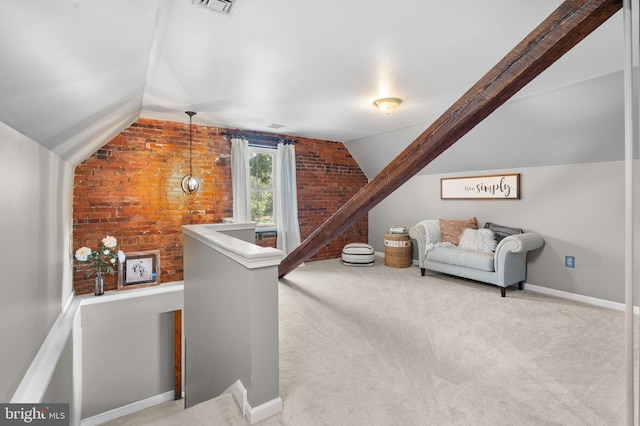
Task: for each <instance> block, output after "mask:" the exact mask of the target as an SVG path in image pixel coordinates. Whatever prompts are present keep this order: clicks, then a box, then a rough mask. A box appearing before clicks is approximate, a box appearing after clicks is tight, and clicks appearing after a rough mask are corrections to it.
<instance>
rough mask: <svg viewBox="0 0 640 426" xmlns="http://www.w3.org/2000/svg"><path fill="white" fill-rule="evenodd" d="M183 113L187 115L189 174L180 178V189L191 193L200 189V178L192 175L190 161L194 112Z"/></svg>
mask: <svg viewBox="0 0 640 426" xmlns="http://www.w3.org/2000/svg"><path fill="white" fill-rule="evenodd" d="M184 113H185V114H187V115H188V116H189V174H188V175H187V176H185V177H183V178H182V190H183V191H184V192H185V193H186V194H193V193H194V192H197V191H198V189H200V179H198V178H197V177H196V176H194V175H193V167H192V161H191V146H192V145H193V129H192V128H191V120H192V118H193V116H194V115H196V113H195V112H193V111H185V112H184Z"/></svg>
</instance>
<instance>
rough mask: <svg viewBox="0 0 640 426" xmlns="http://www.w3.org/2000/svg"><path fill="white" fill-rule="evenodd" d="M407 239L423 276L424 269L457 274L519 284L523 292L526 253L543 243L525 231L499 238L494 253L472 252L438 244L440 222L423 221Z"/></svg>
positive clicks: (504, 285) (502, 284)
mask: <svg viewBox="0 0 640 426" xmlns="http://www.w3.org/2000/svg"><path fill="white" fill-rule="evenodd" d="M409 236H410V237H411V238H413V239H414V240H415V241H416V244H417V246H418V265H419V266H420V272H421V274H422V276H424V275H425V272H426V270H427V269H429V270H431V271H436V272H441V273H445V274H450V275H456V276H459V277H463V278H468V279H472V280H476V281H481V282H485V283H489V284H494V285H497V286H498V287H500V291H501V294H502V297H505V295H506V288H507V287H509V286H511V285H513V284H518V288H519V289H520V290H522V288H523V284H524V280H525V278H526V275H527V253H528V252H529V251H531V250H536V249H538V248H540V247H542V245H543V244H544V240H543V238H542V236H541V235H540V234H537V233H534V232H526V233H522V234H516V235H510V236H507V237H505V238H504V239H502V240H501V241H500V242H499V243H498V244H497V246H496V249H495V252H486V251H473V250H467V249H463V248H459V247H457V246H449V247H446V246H443V245H441V244H439V243H440V242H441V241H440V221H439V220H437V219H435V220H425V221H422V222H420V223H418V224H416V225H415V226H413V227H411V228H410V229H409Z"/></svg>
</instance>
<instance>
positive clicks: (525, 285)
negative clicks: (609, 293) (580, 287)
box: [524, 283, 639, 314]
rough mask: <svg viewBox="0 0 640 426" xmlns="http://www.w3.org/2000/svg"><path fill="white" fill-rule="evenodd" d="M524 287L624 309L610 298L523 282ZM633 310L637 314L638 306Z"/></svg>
mask: <svg viewBox="0 0 640 426" xmlns="http://www.w3.org/2000/svg"><path fill="white" fill-rule="evenodd" d="M524 288H525V289H527V290H531V291H535V292H537V293H543V294H548V295H549V296H556V297H560V298H562V299H568V300H573V301H576V302H582V303H587V304H589V305H595V306H600V307H603V308H609V309H614V310H616V311H624V310H625V304H624V303H619V302H612V301H610V300H604V299H598V298H595V297H590V296H583V295H581V294H576V293H569V292H568V291H562V290H556V289H553V288H548V287H541V286H538V285H534V284H528V283H525V284H524ZM633 311H634V313H635V314H638V312H639V310H638V306H634V308H633Z"/></svg>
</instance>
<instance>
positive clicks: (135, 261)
mask: <svg viewBox="0 0 640 426" xmlns="http://www.w3.org/2000/svg"><path fill="white" fill-rule="evenodd" d="M125 255H126V259H125V261H124V262H121V263H120V264H119V265H118V290H127V289H130V288H139V287H148V286H152V285H157V284H159V283H160V250H149V251H135V252H130V253H125Z"/></svg>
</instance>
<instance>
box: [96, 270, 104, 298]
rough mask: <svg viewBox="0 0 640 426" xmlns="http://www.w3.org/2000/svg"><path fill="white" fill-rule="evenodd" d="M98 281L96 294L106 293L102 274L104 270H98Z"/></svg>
mask: <svg viewBox="0 0 640 426" xmlns="http://www.w3.org/2000/svg"><path fill="white" fill-rule="evenodd" d="M95 282H96V292H95V295H96V296H102V295H103V294H104V277H103V276H102V272H98V273H97V275H96V278H95Z"/></svg>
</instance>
